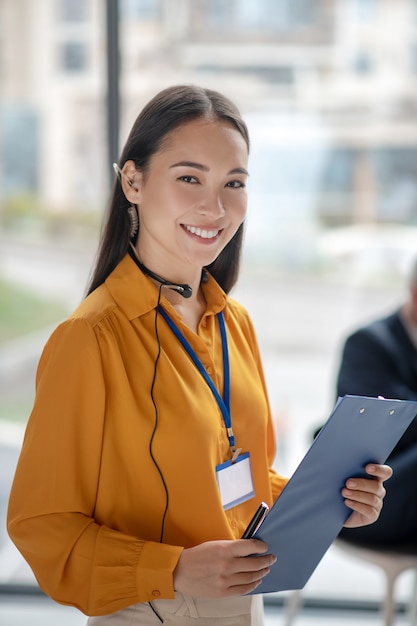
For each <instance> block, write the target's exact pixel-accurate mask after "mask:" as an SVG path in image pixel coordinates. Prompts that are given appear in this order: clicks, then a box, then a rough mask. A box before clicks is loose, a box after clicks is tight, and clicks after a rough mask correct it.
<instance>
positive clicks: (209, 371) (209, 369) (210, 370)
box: [206, 365, 213, 376]
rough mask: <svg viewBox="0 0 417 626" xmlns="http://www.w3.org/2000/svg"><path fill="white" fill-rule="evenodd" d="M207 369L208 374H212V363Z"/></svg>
mask: <svg viewBox="0 0 417 626" xmlns="http://www.w3.org/2000/svg"><path fill="white" fill-rule="evenodd" d="M206 369H207V374H208V375H209V376H211V375H212V373H213V368H212V367H211V365H209V366H208V367H207V368H206Z"/></svg>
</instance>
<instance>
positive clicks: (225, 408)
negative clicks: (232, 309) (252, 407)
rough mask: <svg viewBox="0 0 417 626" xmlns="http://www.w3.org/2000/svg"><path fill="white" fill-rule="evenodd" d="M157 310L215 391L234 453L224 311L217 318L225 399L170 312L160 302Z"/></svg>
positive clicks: (213, 391)
mask: <svg viewBox="0 0 417 626" xmlns="http://www.w3.org/2000/svg"><path fill="white" fill-rule="evenodd" d="M157 310H158V313H160V314H161V315H162V317H163V318H164V320H165V321H166V323H167V324H168V326H169V327H170V329H171V330H172V332H173V333H174V335H175V336H176V337H177V339H178V340H179V341H180V342H181V344H182V346H183V348H184V349H185V351H186V352H187V354H188V355H189V356H190V358H191V359H192V361H193V362H194V365H195V366H196V367H197V369H198V371H199V372H200V374H201V375H202V377H203V378H204V380H205V381H206V383H207V384H208V386H209V387H210V389H211V391H212V393H213V396H214V397H215V399H216V401H217V404H218V405H219V408H220V411H221V413H222V416H223V421H224V425H225V426H226V432H227V437H228V439H229V443H230V448H231V450H232V452H233V453H234V452H235V436H234V434H233V430H232V418H231V416H230V365H229V350H228V347H227V335H226V327H225V323H224V317H223V313H222V312H221V311H220V313H218V314H217V316H216V317H217V320H218V322H219V327H220V336H221V340H222V353H223V377H224V393H223V395H224V399H223V398H222V397H221V395H220V394H219V392H218V391H217V389H216V387H215V385H214V383H213V381H212V380H211V378H210V376H209V375H208V374H207V372H206V370H205V368H204V365H203V364H202V362H201V361H200V359H199V358H198V356H197V355H196V353H195V352H194V350H193V349H192V347H191V345H190V344H189V343H188V341H187V340H186V338H185V337H184V335H183V334H182V332H181V331H180V330H179V328H178V327H177V326H176V324H175V323H174V322H173V321H172V319H171V318H170V317H169V315H168V313H166V311H164V309H163V308H162V306H161V305H160V304H159V305H158V307H157Z"/></svg>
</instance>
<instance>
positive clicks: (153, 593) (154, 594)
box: [152, 589, 161, 598]
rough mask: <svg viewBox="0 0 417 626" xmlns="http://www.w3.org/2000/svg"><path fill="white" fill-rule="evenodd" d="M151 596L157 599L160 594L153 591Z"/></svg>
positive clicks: (157, 590) (157, 591)
mask: <svg viewBox="0 0 417 626" xmlns="http://www.w3.org/2000/svg"><path fill="white" fill-rule="evenodd" d="M152 595H153V597H154V598H159V596H160V595H161V592H160V591H159V589H154V590H153V591H152Z"/></svg>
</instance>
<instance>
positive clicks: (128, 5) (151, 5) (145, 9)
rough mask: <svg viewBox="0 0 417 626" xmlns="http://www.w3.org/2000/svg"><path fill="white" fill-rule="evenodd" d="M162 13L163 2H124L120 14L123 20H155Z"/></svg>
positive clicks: (131, 0)
mask: <svg viewBox="0 0 417 626" xmlns="http://www.w3.org/2000/svg"><path fill="white" fill-rule="evenodd" d="M160 13H161V0H122V2H121V3H120V14H121V16H122V18H123V19H138V18H144V19H155V18H157V17H159V16H160Z"/></svg>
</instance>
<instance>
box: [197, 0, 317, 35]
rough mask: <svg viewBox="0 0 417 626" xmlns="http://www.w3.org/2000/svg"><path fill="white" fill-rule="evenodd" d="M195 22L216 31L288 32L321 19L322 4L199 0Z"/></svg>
mask: <svg viewBox="0 0 417 626" xmlns="http://www.w3.org/2000/svg"><path fill="white" fill-rule="evenodd" d="M193 9H194V11H195V12H197V11H198V13H202V15H200V17H199V18H198V19H196V22H197V23H199V24H204V27H205V28H206V29H208V30H209V31H213V32H223V33H225V32H233V33H236V34H239V35H240V36H242V35H244V34H248V33H255V32H263V33H268V32H270V33H276V32H280V33H288V32H291V31H294V30H297V29H300V28H302V27H305V26H311V25H313V24H315V23H317V22H318V21H319V17H320V15H321V13H322V7H321V6H320V5H318V4H317V3H316V2H314V1H313V0H280V2H276V1H275V0H211V1H210V2H207V3H201V2H196V3H195V5H193Z"/></svg>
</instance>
